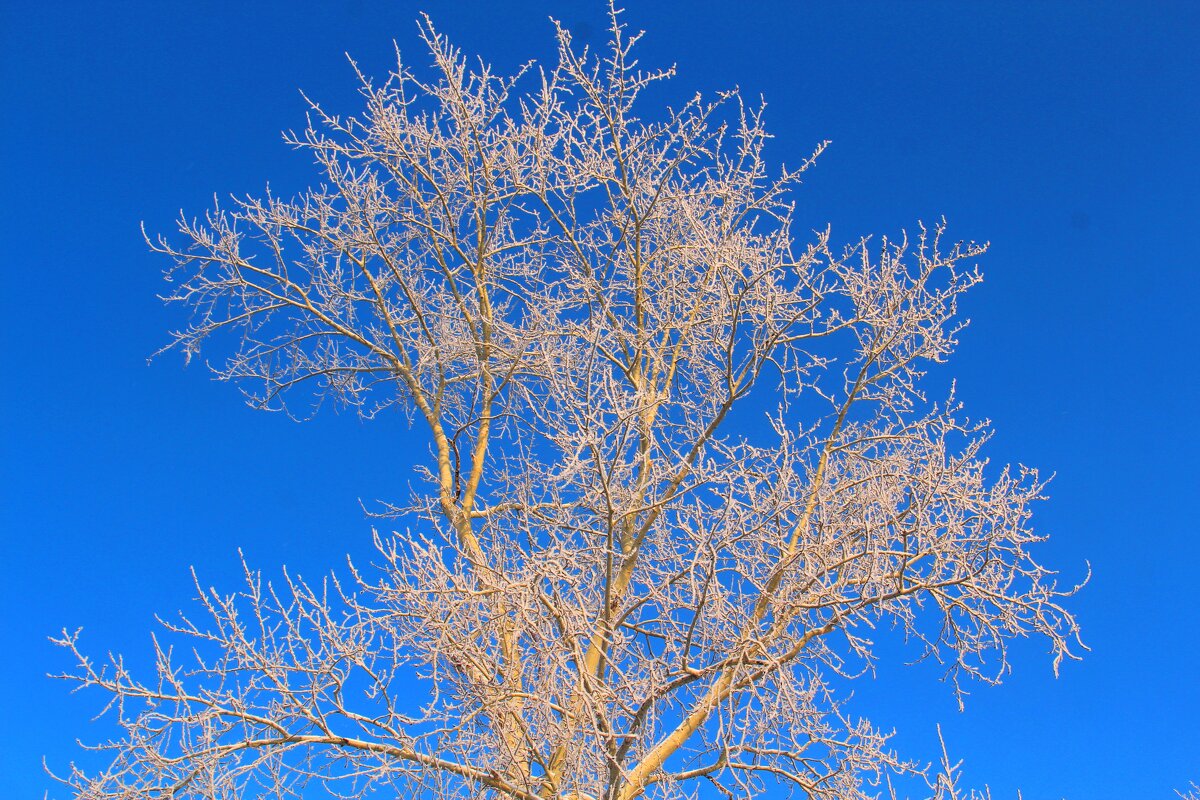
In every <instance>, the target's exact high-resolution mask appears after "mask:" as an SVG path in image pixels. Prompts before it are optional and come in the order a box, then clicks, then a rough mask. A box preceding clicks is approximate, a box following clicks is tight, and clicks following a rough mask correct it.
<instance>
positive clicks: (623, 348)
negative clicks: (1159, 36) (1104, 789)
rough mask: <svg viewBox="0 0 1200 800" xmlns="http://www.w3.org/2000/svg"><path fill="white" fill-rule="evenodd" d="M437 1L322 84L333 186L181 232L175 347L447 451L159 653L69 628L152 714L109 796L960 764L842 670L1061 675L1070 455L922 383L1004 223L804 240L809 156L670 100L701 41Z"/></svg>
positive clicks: (108, 686)
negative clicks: (1049, 508)
mask: <svg viewBox="0 0 1200 800" xmlns="http://www.w3.org/2000/svg"><path fill="white" fill-rule="evenodd" d="M422 31H423V35H424V40H425V42H426V44H427V45H428V47H429V52H430V54H431V56H432V61H433V69H432V71H431V72H430V74H426V71H420V72H419V73H418V72H414V71H410V69H409V67H408V66H406V65H405V64H404V63H403V62H401V63H399V64H398V65H397V67H396V70H395V71H394V72H393V73H392V75H391V76H390V77H389V78H388V79H387V80H386V81H385V82H383V83H378V84H377V83H375V82H373V81H372V80H371V79H369V78H367V77H365V76H361V75H360V77H361V79H362V94H363V97H364V99H365V103H366V109H365V111H363V113H362V114H361V115H359V116H357V117H353V118H341V117H335V116H332V115H329V114H327V113H325V112H324V111H323V110H322V109H321V107H320V106H318V105H316V104H313V105H312V109H311V124H310V126H309V127H308V128H307V129H305V130H304V131H302V132H300V133H298V134H294V135H291V136H289V137H288V141H289V142H290V143H291V144H293V145H294V146H295V147H297V148H298V149H300V150H302V151H304V152H306V153H308V154H310V155H311V156H312V157H313V158H314V159H315V161H316V165H317V166H318V168H319V170H320V173H321V176H320V179H319V181H318V188H315V189H312V190H310V191H308V192H306V193H304V194H302V195H300V196H299V197H296V198H294V199H287V200H285V199H282V198H279V197H275V196H272V195H270V194H267V195H266V196H264V197H262V198H246V199H241V200H234V201H232V202H231V203H229V204H227V205H225V206H224V207H220V208H216V209H214V210H213V211H211V212H210V213H209V214H208V215H207V216H206V217H205V218H204V219H203V220H189V219H184V220H183V221H182V222H181V225H180V234H179V236H177V237H174V238H163V239H160V240H158V241H157V243H156V244H154V245H153V246H154V248H155V249H156V250H157V251H158V252H161V253H163V254H165V255H166V256H168V257H169V258H170V259H171V261H172V264H173V266H172V268H171V269H170V271H169V273H168V277H169V279H170V280H171V281H172V287H173V290H172V292H171V294H170V295H169V296H168V298H167V299H168V301H169V302H171V303H175V304H179V305H182V306H183V307H185V308H186V309H188V311H189V312H190V313H191V318H190V321H189V323H188V324H187V325H186V326H185V327H183V328H182V329H180V330H179V331H177V332H176V333H175V334H174V337H173V340H172V343H171V345H170V346H169V347H168V349H178V350H180V351H182V352H183V353H184V354H185V355H186V356H188V357H190V356H192V355H195V354H198V353H200V352H204V353H205V356H206V358H207V359H208V360H209V361H210V363H212V364H213V365H214V369H215V370H216V371H217V375H218V376H219V377H220V378H222V379H225V380H229V381H232V382H234V383H236V384H237V385H238V386H239V387H241V388H242V389H243V390H244V391H245V392H246V393H247V396H248V397H249V398H250V401H251V402H252V403H253V404H255V405H257V406H261V407H262V408H267V409H283V410H289V411H294V412H296V413H302V414H303V413H308V412H309V411H311V410H312V409H313V408H314V406H315V404H319V403H320V402H322V401H325V400H329V401H333V402H336V403H340V404H343V405H346V406H350V407H352V408H355V409H357V410H358V411H359V412H360V413H362V414H364V415H366V416H371V415H374V414H377V413H380V412H381V411H383V410H385V409H389V408H391V407H392V406H398V407H399V408H400V409H402V411H403V412H404V413H406V414H408V415H410V417H411V419H412V421H413V425H414V429H415V430H416V431H417V432H419V434H420V435H421V436H423V437H424V438H425V441H426V442H427V443H428V448H429V457H428V460H427V462H426V463H425V464H423V465H421V467H420V468H421V469H422V470H423V473H424V475H425V476H426V478H427V483H426V485H425V487H424V490H422V491H419V492H417V493H416V494H415V495H414V496H412V497H410V498H398V499H397V500H396V501H395V504H394V505H391V506H387V507H386V508H385V509H383V511H382V512H381V513H383V514H385V515H394V516H396V517H400V518H402V519H403V520H404V525H405V526H407V527H408V528H409V529H410V530H412V531H413V532H412V533H405V534H397V535H392V536H380V537H378V538H377V541H376V544H377V548H378V557H377V559H376V562H377V563H376V564H374V565H373V566H371V567H366V566H363V567H362V568H361V569H357V568H355V567H351V568H350V571H349V574H348V575H346V576H344V577H343V579H342V580H341V581H340V582H339V581H338V580H335V579H333V578H330V579H328V580H326V581H324V582H322V583H320V584H308V583H305V582H304V581H302V580H300V579H298V578H293V577H290V576H285V577H284V579H283V581H282V582H277V583H275V584H274V585H273V584H271V583H264V582H263V580H262V579H261V577H260V576H259V575H258V574H257V573H255V572H253V571H251V570H249V569H247V571H246V579H245V585H244V586H243V588H242V589H241V590H240V591H239V592H237V593H235V594H231V595H225V594H221V593H218V592H215V591H212V590H207V589H203V588H202V587H201V586H200V585H199V584H197V591H198V594H199V598H200V608H199V611H198V612H197V613H196V614H195V615H194V616H192V615H189V616H186V617H182V618H180V619H178V620H165V621H164V622H163V625H164V627H165V629H166V630H165V631H164V632H163V633H161V634H160V635H159V637H158V638H157V639H156V640H155V647H156V653H157V656H158V659H157V661H158V668H157V674H156V675H152V676H150V677H148V678H141V677H137V676H135V675H133V674H130V672H128V671H127V670H126V669H125V667H124V665H123V662H122V661H121V660H120V659H119V658H115V659H113V660H112V661H111V662H110V663H107V664H106V665H105V666H100V665H99V664H97V663H95V662H93V661H92V660H90V659H89V658H88V657H87V656H86V655H85V654H84V653H83V652H82V651H81V650H79V649H78V648H77V644H76V637H75V636H74V635H64V637H63V639H62V640H61V644H62V645H63V646H65V647H67V648H68V649H70V650H71V651H72V652H73V653H74V654H75V656H76V658H77V663H78V667H77V669H76V670H75V671H74V673H73V674H72V675H71V676H69V677H71V679H73V680H74V681H76V682H78V683H79V684H80V685H82V686H85V687H96V688H99V689H101V690H103V691H104V692H105V693H107V695H108V696H109V697H110V698H111V699H112V701H113V705H112V710H113V713H114V714H115V715H116V716H117V719H118V721H119V723H120V726H121V730H122V731H123V732H122V733H121V735H120V736H118V737H117V738H116V739H114V740H113V741H112V742H111V743H109V744H107V745H103V746H102V749H104V750H106V751H108V752H109V754H110V755H111V766H109V767H108V768H107V769H106V770H102V771H100V772H99V773H97V774H90V773H87V774H85V773H84V772H83V771H75V770H72V771H71V772H69V773H68V774H66V775H65V776H64V777H63V779H64V780H65V781H66V783H67V784H68V785H69V786H70V787H71V788H72V789H73V790H74V791H75V792H76V793H77V794H78V796H80V797H84V798H89V799H93V798H94V799H95V800H100V799H101V798H129V797H177V798H185V797H195V798H215V797H222V798H223V797H230V798H232V797H248V796H260V795H268V796H281V797H288V796H295V797H300V796H302V793H303V796H304V797H310V796H313V794H312V792H313V791H315V790H316V789H318V788H324V789H326V790H328V792H329V793H331V794H334V795H336V796H348V797H366V796H368V795H369V794H371V793H372V792H373V791H374V790H376V789H379V790H385V791H386V792H387V793H389V794H393V793H397V792H398V793H399V794H400V796H413V797H435V798H454V797H462V798H477V797H489V798H490V797H495V798H501V797H504V798H524V799H525V800H533V799H534V798H540V799H542V800H550V798H561V799H563V800H566V798H573V799H579V800H582V799H583V798H588V799H589V800H600V798H604V799H605V800H632V798H636V797H642V796H647V797H655V798H670V797H683V796H690V795H691V794H692V793H694V792H695V791H697V787H699V786H701V785H711V786H714V787H716V788H717V789H718V790H720V792H723V793H724V794H725V795H726V796H729V797H743V796H750V795H754V794H756V793H758V792H760V791H762V790H763V789H764V788H765V787H767V786H769V785H774V784H784V785H789V786H792V787H794V788H796V789H799V790H800V791H801V792H802V793H805V794H807V795H808V796H810V797H814V798H823V799H824V798H828V799H829V800H833V798H838V800H848V799H850V798H865V797H874V796H877V795H879V794H881V793H883V792H885V791H887V788H886V787H888V786H890V785H892V783H891V782H892V781H893V780H901V779H903V778H904V777H905V776H908V777H909V778H912V777H916V778H918V779H919V778H920V777H921V776H925V777H926V778H928V780H929V786H930V787H931V791H934V792H935V794H937V796H939V797H950V796H961V795H954V794H953V791H957V790H956V789H953V785H954V784H953V782H954V781H957V777H955V776H956V775H957V766H952V765H951V764H950V762H949V760H948V758H947V760H946V763H945V764H944V765H943V766H944V770H943V771H944V772H945V773H946V775H947V776H948V777H947V778H946V780H948V781H951V788H950V789H947V788H946V787H942V788H938V787H939V786H941V784H940V783H939V782H938V781H939V780H940V779H938V778H937V776H936V773H934V772H928V771H927V770H925V769H924V768H922V767H920V765H916V764H912V763H909V762H906V761H903V760H901V759H900V758H899V757H898V756H896V755H895V754H893V753H892V751H891V750H890V749H889V747H888V744H887V739H888V736H887V735H886V734H885V733H884V732H881V731H880V730H878V729H877V728H876V727H874V726H873V725H871V724H870V723H869V722H868V721H866V720H865V719H864V718H863V717H862V716H861V712H862V709H855V708H852V707H851V705H850V704H849V703H848V702H847V701H846V700H845V696H846V693H845V691H844V687H845V685H846V681H848V680H852V679H853V678H854V677H856V676H858V675H861V674H863V673H864V672H865V671H869V670H870V668H871V666H872V665H873V663H874V661H875V659H876V658H877V656H878V654H877V647H876V644H875V643H874V642H873V641H872V640H871V639H870V638H869V637H868V635H867V634H866V632H867V631H870V630H871V629H872V628H874V627H876V626H880V625H884V626H891V627H895V628H897V629H899V630H900V631H902V632H903V633H904V634H905V636H906V637H907V638H908V639H909V641H910V642H911V643H912V644H913V646H914V652H915V654H916V655H917V656H925V657H929V658H933V659H936V660H937V661H938V662H940V663H941V664H943V665H944V667H945V670H946V675H947V677H948V679H949V680H950V681H951V684H952V686H953V687H954V689H955V690H957V691H960V692H961V691H962V689H961V687H962V686H963V685H964V682H966V681H971V680H983V681H987V682H998V681H999V680H1000V679H1001V678H1002V677H1003V676H1004V674H1005V673H1006V672H1007V670H1008V668H1009V665H1008V662H1007V660H1006V652H1007V647H1008V644H1009V643H1010V642H1011V641H1012V640H1013V639H1014V638H1017V637H1026V636H1035V637H1038V638H1039V639H1041V640H1042V641H1044V642H1045V643H1046V645H1047V646H1048V648H1049V650H1050V653H1051V655H1052V658H1053V663H1054V665H1055V667H1056V668H1057V666H1058V664H1059V662H1061V661H1062V660H1063V659H1064V658H1073V657H1075V651H1076V650H1077V649H1079V648H1080V647H1081V645H1080V644H1079V643H1078V638H1077V628H1076V625H1075V622H1074V620H1073V618H1072V617H1071V615H1070V613H1069V612H1068V611H1067V610H1065V609H1064V608H1063V606H1062V605H1060V603H1061V600H1062V598H1063V597H1064V596H1066V595H1069V594H1070V593H1071V592H1072V591H1073V588H1071V587H1067V588H1065V589H1064V588H1060V587H1059V586H1058V584H1057V583H1056V582H1055V579H1054V576H1053V573H1051V572H1050V571H1048V570H1047V569H1046V568H1044V567H1042V566H1041V565H1040V564H1039V563H1038V562H1037V561H1036V560H1035V556H1034V546H1035V545H1036V544H1037V543H1038V542H1040V541H1041V540H1042V539H1043V538H1044V537H1042V536H1041V535H1040V534H1038V533H1036V532H1035V531H1034V530H1033V529H1032V528H1031V525H1030V513H1031V508H1032V505H1033V504H1034V503H1035V501H1037V500H1038V499H1039V498H1040V496H1041V494H1042V490H1043V485H1044V484H1043V481H1042V480H1041V479H1040V478H1039V477H1038V475H1037V474H1036V472H1034V471H1032V470H1029V469H1025V468H1016V469H1006V470H997V469H994V468H989V467H988V466H987V462H986V460H985V457H984V456H983V455H982V448H983V447H984V445H985V443H986V440H987V438H988V436H989V432H988V428H987V426H986V424H982V423H979V422H974V421H971V420H969V419H968V418H967V417H966V416H965V415H964V414H963V412H962V410H961V408H960V407H959V405H958V403H957V401H955V400H954V398H953V395H952V394H951V396H949V397H946V398H934V399H932V400H931V399H930V398H929V397H927V396H926V393H925V391H926V390H925V388H923V386H924V383H923V379H924V373H925V371H926V370H927V369H928V367H929V365H930V364H931V363H939V364H940V363H942V362H944V361H946V360H947V359H948V358H949V356H950V355H951V353H952V351H953V349H954V346H955V344H956V336H957V333H958V331H959V330H960V329H961V327H962V324H963V322H962V321H961V320H960V319H959V317H958V315H957V302H958V298H959V297H960V295H961V294H962V293H963V292H964V291H966V290H967V289H969V288H970V287H971V286H973V285H974V284H975V283H977V282H978V281H979V280H980V278H979V275H978V273H977V272H976V271H975V269H974V267H973V265H972V263H971V262H972V261H973V260H974V259H975V258H976V257H977V256H979V255H980V254H981V253H982V252H983V249H984V248H983V247H982V246H980V245H976V244H971V243H961V242H959V243H955V242H951V241H949V240H948V239H947V237H946V233H945V226H944V224H943V223H939V224H937V225H934V226H932V227H925V226H918V228H917V230H916V232H915V234H914V235H913V236H912V237H911V238H910V237H908V236H901V237H899V238H897V239H882V240H871V239H862V240H861V241H859V242H857V243H856V244H853V245H851V246H849V247H846V248H837V247H835V246H833V245H832V244H831V241H830V234H829V231H828V230H817V231H815V232H811V233H808V232H798V231H795V230H794V229H793V228H794V225H793V209H792V206H791V205H790V200H789V197H790V192H791V191H792V190H793V189H795V188H796V186H797V185H798V184H799V182H800V177H801V175H802V173H803V172H804V170H805V169H807V168H808V166H809V165H810V163H811V159H809V160H807V161H805V162H804V163H802V164H801V165H799V166H798V167H797V168H795V169H783V170H781V171H772V170H770V169H768V167H767V165H766V162H765V161H764V156H763V151H764V147H765V145H766V143H767V139H768V136H767V134H766V132H765V131H764V129H763V125H762V114H761V109H757V108H753V107H749V106H747V105H746V104H745V103H743V101H742V99H741V98H740V97H739V95H738V94H737V93H736V92H731V93H725V94H722V95H719V96H717V97H715V98H713V99H705V98H702V97H695V98H693V99H691V100H690V101H688V102H686V103H684V104H682V105H681V106H680V107H678V108H676V109H673V110H671V111H669V112H668V113H666V114H665V115H659V116H656V117H653V118H651V119H642V118H641V117H639V116H638V115H639V114H640V113H642V112H641V111H640V108H641V106H640V105H639V102H638V96H639V94H640V93H641V92H642V90H643V89H645V87H646V86H648V85H650V84H651V83H653V82H655V81H658V80H661V79H663V78H665V77H667V76H668V73H657V72H645V71H643V70H641V69H639V68H638V66H637V64H636V62H634V61H633V60H632V55H631V52H632V50H631V48H632V47H633V44H634V42H635V41H636V37H630V36H628V35H627V32H626V30H625V29H624V27H623V26H622V24H621V23H620V21H619V15H618V14H617V13H614V14H613V25H612V29H611V40H610V45H609V47H608V48H607V49H606V50H605V51H604V52H602V53H598V54H597V53H592V52H589V51H587V50H586V49H585V50H580V49H579V48H577V47H576V46H574V45H573V44H572V42H571V40H570V36H569V34H568V33H567V32H566V31H565V30H562V29H559V31H558V53H557V60H556V61H555V63H553V64H552V65H549V66H546V67H543V68H536V67H533V66H530V67H528V68H527V69H525V70H523V71H522V72H521V73H520V74H518V75H517V76H515V77H512V78H506V77H501V76H498V75H495V74H493V73H492V72H491V70H490V69H489V68H488V67H486V66H483V65H478V66H472V65H471V63H470V62H468V61H467V60H466V59H465V58H464V57H463V56H462V55H461V54H460V53H459V52H458V51H457V50H455V49H454V48H453V47H452V46H451V45H450V44H449V43H448V42H447V41H446V40H445V39H444V38H443V37H442V36H440V35H439V34H437V33H436V32H435V31H434V30H433V28H432V27H431V26H429V25H428V23H426V25H425V26H424V27H423V29H422ZM823 147H824V145H821V146H820V147H818V148H817V149H816V153H814V156H813V157H814V158H815V157H816V155H817V154H819V152H820V151H821V149H823ZM764 404H765V405H764ZM764 408H768V409H771V413H770V415H769V416H763V417H761V418H760V417H758V416H755V414H761V413H762V409H764ZM748 409H758V411H757V412H755V411H752V410H748ZM748 414H749V415H750V416H747V415H748ZM383 446H387V445H383ZM947 791H950V792H951V794H947V793H946V792H947Z"/></svg>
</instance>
